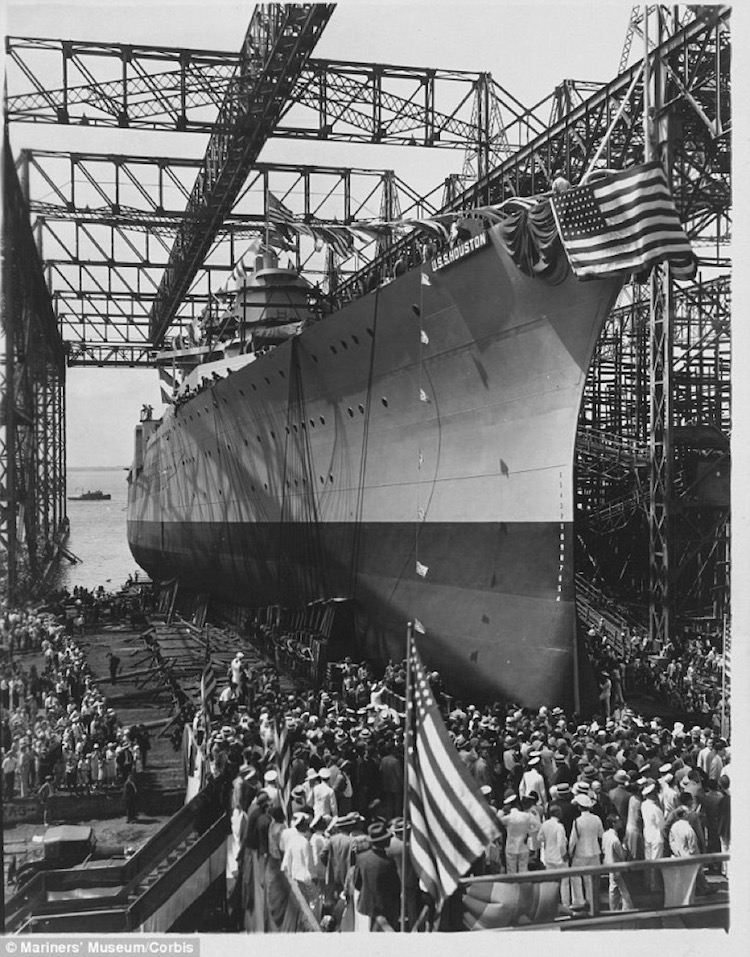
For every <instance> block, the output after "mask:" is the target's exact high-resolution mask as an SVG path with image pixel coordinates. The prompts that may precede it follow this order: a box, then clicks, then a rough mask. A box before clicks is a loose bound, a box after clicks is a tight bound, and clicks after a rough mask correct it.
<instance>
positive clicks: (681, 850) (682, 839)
mask: <svg viewBox="0 0 750 957" xmlns="http://www.w3.org/2000/svg"><path fill="white" fill-rule="evenodd" d="M669 847H670V849H671V851H672V854H673V855H674V856H675V857H693V855H695V854H697V853H698V839H697V838H696V836H695V831H694V830H693V828H692V825H691V824H690V822H689V821H686V820H685V818H684V817H683V818H678V819H677V820H676V821H675V822H674V824H673V825H672V827H671V828H670V830H669Z"/></svg>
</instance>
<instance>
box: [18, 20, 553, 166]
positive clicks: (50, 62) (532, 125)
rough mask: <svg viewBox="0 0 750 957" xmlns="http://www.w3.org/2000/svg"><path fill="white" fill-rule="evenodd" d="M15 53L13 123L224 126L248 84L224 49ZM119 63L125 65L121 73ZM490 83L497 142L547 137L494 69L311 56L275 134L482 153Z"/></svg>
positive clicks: (24, 47) (38, 44)
mask: <svg viewBox="0 0 750 957" xmlns="http://www.w3.org/2000/svg"><path fill="white" fill-rule="evenodd" d="M6 50H7V54H8V58H9V65H10V67H11V84H12V85H13V86H16V85H18V84H17V83H16V77H17V78H18V81H19V83H20V81H22V80H25V83H26V85H27V86H28V87H30V89H29V90H27V91H26V92H23V93H18V94H15V95H13V96H10V97H8V100H7V117H8V120H9V121H11V122H30V123H61V124H65V125H81V126H110V127H111V126H116V127H119V128H126V129H146V130H165V131H166V130H169V131H180V132H195V133H213V132H214V131H216V130H217V128H219V127H220V125H221V123H222V118H221V117H219V118H217V117H216V115H215V111H216V110H217V109H218V108H219V107H220V105H221V103H222V102H223V101H224V98H225V97H226V96H227V95H228V94H229V93H230V91H232V89H233V85H236V84H237V83H238V81H237V77H236V72H237V70H238V69H239V66H240V62H241V54H233V53H224V52H219V51H206V50H192V49H183V48H174V47H158V46H143V45H124V44H107V43H90V42H80V41H75V40H72V41H71V40H43V39H39V38H35V37H9V38H7V40H6ZM113 60H114V61H117V62H119V63H121V76H120V77H118V78H117V79H112V76H111V73H112V71H111V63H112V61H113ZM102 72H105V73H106V79H105V78H104V77H103V76H102ZM53 74H57V79H51V76H52V75H53ZM42 76H43V77H44V80H42V79H41V77H42ZM97 77H100V78H97ZM246 81H248V78H246ZM242 82H243V81H242V78H240V80H239V83H240V84H241V83H242ZM235 88H236V93H235V95H241V94H242V93H243V92H245V91H244V90H243V88H242V86H236V87H235ZM487 90H489V92H490V95H491V98H492V101H493V105H494V108H496V109H499V110H501V111H502V114H503V117H504V118H506V117H507V120H505V122H506V123H507V125H505V126H504V127H503V129H502V131H501V130H498V133H497V137H498V139H497V144H496V145H498V146H502V147H503V148H505V149H506V151H507V147H508V146H509V145H510V143H511V142H512V143H514V144H515V146H516V147H518V145H520V144H521V143H522V142H526V141H527V140H528V137H529V136H530V135H533V134H534V133H538V132H541V130H542V128H543V123H542V121H541V120H540V119H539V118H538V117H537V116H535V115H534V114H533V113H531V112H530V111H528V110H527V109H526V108H525V107H524V106H523V104H522V103H520V102H519V101H518V100H517V99H516V98H515V97H514V96H512V94H510V93H509V92H508V91H507V90H505V89H503V87H501V86H500V85H499V84H498V83H496V82H495V81H494V80H492V78H491V77H489V75H488V74H482V73H475V72H470V71H463V70H443V69H432V68H424V67H410V66H397V65H387V64H373V63H355V62H351V61H346V60H330V59H325V60H323V59H315V58H312V57H311V58H309V59H308V61H307V63H306V64H305V65H304V66H303V68H302V70H301V72H300V74H299V78H298V80H297V82H296V83H295V86H294V89H293V92H292V95H291V97H290V99H289V103H288V105H287V106H286V107H285V109H284V111H283V113H282V116H281V121H280V122H279V123H278V124H277V126H276V129H275V130H274V134H273V135H274V136H275V137H281V138H291V139H300V138H303V139H320V140H329V141H343V142H360V143H390V144H400V145H415V144H418V145H420V146H429V147H434V148H448V149H466V147H467V145H469V144H477V148H478V149H481V144H482V140H483V137H484V136H485V134H486V130H487V127H486V126H485V125H484V124H483V122H482V118H481V117H480V118H477V117H474V118H472V115H471V114H472V110H473V109H474V107H475V105H476V103H477V100H478V99H481V98H482V97H483V95H484V94H485V93H486V92H487ZM437 104H441V108H438V106H437ZM284 120H286V122H284Z"/></svg>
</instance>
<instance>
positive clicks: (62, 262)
mask: <svg viewBox="0 0 750 957" xmlns="http://www.w3.org/2000/svg"><path fill="white" fill-rule="evenodd" d="M202 162H203V161H202V160H198V159H184V158H176V157H166V156H161V157H151V156H143V155H125V154H103V153H91V152H80V153H72V154H71V153H65V152H59V151H52V150H24V151H22V152H21V153H20V154H19V157H18V160H17V164H16V165H17V168H18V171H19V174H20V177H21V180H22V182H23V185H24V188H25V190H26V192H27V194H28V195H30V196H31V197H34V196H38V195H44V196H45V197H46V199H45V201H44V202H41V201H39V200H35V199H33V198H32V199H31V202H30V204H29V205H30V209H31V211H32V213H33V214H35V215H36V224H35V228H36V232H37V236H38V242H39V246H40V248H42V249H43V250H44V261H45V267H46V275H47V280H48V284H49V287H50V289H52V290H53V292H52V295H53V301H54V302H55V305H56V308H57V312H58V315H59V318H60V325H61V329H62V332H63V336H64V338H65V339H66V340H70V341H72V342H74V343H79V342H80V341H81V339H82V338H86V340H87V341H91V343H92V345H96V343H98V342H102V341H106V342H109V343H110V344H112V345H115V344H117V343H120V342H122V343H125V342H127V341H130V340H132V341H133V342H134V343H136V344H137V343H139V342H141V341H146V340H148V341H150V331H149V329H148V312H149V308H150V305H151V303H152V302H153V300H154V298H155V296H156V292H157V289H158V285H159V279H160V277H161V275H162V274H163V271H164V269H165V268H166V266H167V264H168V262H169V255H170V250H171V237H174V234H175V232H176V230H177V228H178V226H179V224H180V222H181V221H182V220H183V219H184V218H185V210H184V208H181V209H179V210H177V209H176V208H173V207H176V206H177V205H178V203H179V202H181V201H182V202H184V197H185V196H186V195H188V194H189V188H188V185H187V182H188V178H190V177H194V175H195V171H196V169H200V168H201V166H202ZM269 189H272V190H273V191H274V192H275V194H276V195H278V196H279V197H281V198H282V199H283V201H284V202H285V204H287V205H289V207H290V208H292V209H293V210H294V211H295V213H296V214H297V215H299V216H300V217H303V216H304V217H309V218H311V219H315V220H317V221H320V222H324V223H325V222H356V221H357V219H359V218H365V219H371V218H373V217H377V216H378V215H381V214H382V197H381V194H382V193H383V192H385V191H387V192H388V194H389V195H393V196H394V197H395V199H394V202H395V203H396V205H397V206H398V208H399V209H400V210H402V211H404V212H405V214H407V215H420V214H425V213H432V212H434V211H435V208H436V206H437V202H435V203H431V202H430V199H429V197H427V198H425V197H421V196H419V194H418V193H417V191H416V190H414V189H413V188H412V187H410V186H409V185H408V184H407V183H405V182H404V181H403V180H402V179H400V178H399V177H397V176H395V175H394V173H393V171H391V170H384V169H367V168H359V167H354V168H347V167H341V166H324V165H303V166H296V165H294V164H290V163H259V164H256V165H255V166H254V167H253V169H252V171H251V172H250V174H249V175H248V178H247V182H246V184H245V187H244V189H243V191H242V193H241V195H240V197H239V198H238V200H237V202H236V203H235V207H234V209H233V211H232V213H231V214H230V216H229V217H227V219H225V221H224V223H223V224H222V228H221V229H220V230H219V231H218V233H217V237H216V242H215V243H214V245H213V247H212V249H211V250H210V251H209V254H208V255H207V258H206V260H205V261H204V262H203V264H202V266H201V268H200V270H199V271H198V273H197V274H196V277H195V281H194V282H193V284H192V286H191V288H190V290H189V291H188V293H186V294H185V296H184V297H183V305H181V307H180V311H179V314H178V316H177V317H176V320H175V323H174V325H175V331H180V329H182V327H183V326H184V325H185V324H186V323H188V324H189V323H190V322H192V320H193V319H194V318H195V317H196V315H198V314H200V312H201V311H202V309H203V308H204V307H205V306H206V305H207V304H208V303H209V302H210V301H211V291H212V290H216V289H218V288H219V287H220V286H221V285H223V283H224V281H225V280H226V277H227V276H228V275H229V273H230V272H231V270H232V267H233V266H234V264H235V263H236V261H237V260H238V258H239V257H240V255H241V254H242V252H243V251H244V247H245V245H246V244H247V241H249V240H250V238H252V237H257V236H259V235H261V234H262V231H263V227H264V225H265V216H264V215H262V213H259V212H249V211H246V212H238V210H243V209H246V210H253V209H258V208H260V209H262V206H263V201H264V197H265V195H266V193H267V191H268V190H269ZM175 197H176V198H175ZM135 203H138V204H139V205H138V207H137V208H136V207H135V206H134V204H135ZM81 354H82V355H84V356H86V355H87V354H86V353H85V352H84V353H81V352H80V350H76V351H75V352H74V353H71V357H70V362H71V364H77V362H78V359H77V356H78V355H81ZM107 355H110V353H106V354H104V357H105V359H106V356H107ZM116 358H117V361H118V362H119V361H120V359H119V356H118V357H116ZM127 364H130V363H129V362H128V363H127Z"/></svg>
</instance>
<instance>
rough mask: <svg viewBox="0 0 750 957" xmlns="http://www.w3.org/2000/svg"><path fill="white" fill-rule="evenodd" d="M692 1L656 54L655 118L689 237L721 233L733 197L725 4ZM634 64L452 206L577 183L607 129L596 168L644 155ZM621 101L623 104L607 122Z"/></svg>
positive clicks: (616, 165)
mask: <svg viewBox="0 0 750 957" xmlns="http://www.w3.org/2000/svg"><path fill="white" fill-rule="evenodd" d="M695 9H696V10H698V9H699V10H700V12H699V14H698V15H696V17H695V19H693V20H692V21H691V22H690V23H688V24H687V25H686V26H684V27H682V28H681V29H679V30H678V31H677V32H676V33H675V34H674V35H673V36H671V37H669V38H668V39H667V40H665V42H664V43H662V44H661V45H660V46H659V47H658V49H657V50H656V51H655V52H654V54H653V57H654V59H655V60H657V61H660V62H662V63H663V64H664V70H665V74H666V77H665V83H666V90H665V106H664V111H665V112H664V115H663V116H662V117H660V119H664V120H667V121H668V123H669V126H670V137H671V140H672V144H673V155H674V172H675V181H674V183H673V192H674V196H675V200H676V202H677V205H678V207H679V209H680V212H681V215H682V218H683V220H684V221H685V222H688V223H689V224H690V226H691V230H692V232H693V234H694V235H697V234H698V233H700V232H703V233H705V231H706V230H707V229H708V228H709V227H710V226H711V227H713V229H714V232H715V234H716V236H717V238H718V239H725V238H726V236H727V233H728V228H729V224H728V220H727V217H728V210H729V207H730V203H731V191H730V183H729V176H730V166H731V163H730V129H731V119H730V91H729V85H730V71H729V66H730V47H729V30H728V21H729V8H728V7H701V8H695ZM640 69H641V67H640V64H638V63H636V64H634V65H633V66H632V67H630V68H629V69H628V70H627V71H625V72H624V73H622V74H620V76H618V77H616V78H615V79H614V80H612V81H611V82H609V83H605V84H603V85H602V86H601V88H600V89H598V90H597V91H596V92H595V93H594V94H593V95H592V96H590V97H589V98H588V99H586V100H585V101H584V102H583V103H581V104H580V105H579V106H577V107H575V108H574V109H572V110H571V111H570V112H568V113H566V114H565V115H564V116H562V117H561V118H560V119H558V120H557V121H556V122H554V123H552V124H551V126H550V127H549V128H548V129H546V130H545V131H544V132H543V133H542V134H541V135H540V136H538V137H536V138H535V139H533V140H532V141H531V142H530V143H529V144H528V145H527V146H524V147H522V148H521V149H520V150H518V151H517V152H516V153H514V155H513V156H512V157H510V158H509V159H507V160H505V161H504V162H503V163H501V164H500V165H499V166H498V167H497V168H496V169H494V170H493V171H492V172H491V173H490V174H489V175H488V176H486V177H485V178H484V179H483V180H481V181H479V182H478V183H477V184H476V185H474V186H473V187H471V188H470V189H467V190H464V191H463V192H462V193H460V194H458V195H457V196H456V197H455V198H454V199H453V200H452V202H451V203H450V204H449V209H462V208H467V207H471V206H474V205H481V204H484V203H499V202H502V201H503V200H504V199H508V198H509V197H511V196H516V195H518V196H532V195H535V194H540V193H544V192H546V191H547V190H549V189H550V188H551V185H552V181H553V180H554V178H555V177H557V176H564V177H565V178H566V179H568V180H569V181H570V182H572V183H576V182H578V181H579V180H580V178H581V176H582V175H583V174H584V173H585V172H586V171H587V170H588V168H589V165H590V164H591V162H592V160H593V159H594V157H595V155H596V153H597V150H598V149H599V147H600V146H601V145H602V143H603V142H605V138H606V134H607V133H608V131H609V133H610V135H609V138H608V139H606V147H605V148H604V150H603V152H602V154H601V158H600V162H601V165H602V166H605V167H607V168H611V169H620V168H623V167H625V166H628V165H632V164H636V163H639V162H642V161H643V157H644V143H643V123H642V112H643V84H642V82H641V81H639V80H637V79H636V75H637V73H638V72H639V71H640ZM634 80H635V85H634V86H633V83H634ZM631 87H632V92H630V97H629V101H628V93H629V91H631ZM623 103H625V104H626V105H625V108H624V111H623V113H622V115H621V117H620V119H619V120H618V121H617V122H616V123H614V120H615V117H616V115H617V112H618V110H619V109H620V107H621V106H622V105H623Z"/></svg>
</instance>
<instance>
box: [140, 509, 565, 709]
mask: <svg viewBox="0 0 750 957" xmlns="http://www.w3.org/2000/svg"><path fill="white" fill-rule="evenodd" d="M417 531H418V533H419V540H418V542H417ZM571 532H572V529H571V527H570V526H569V525H565V526H562V527H561V526H560V525H559V524H558V523H549V524H542V523H537V524H534V523H509V524H508V523H483V524H479V523H452V524H432V523H425V524H423V525H421V526H419V528H417V526H415V525H413V524H409V525H398V524H390V523H370V524H365V525H362V526H360V527H358V528H355V526H353V525H352V524H350V523H341V524H326V525H322V526H318V527H317V529H315V530H314V531H313V527H312V526H310V525H308V524H298V523H285V524H283V525H276V524H266V523H252V524H250V523H248V524H241V525H237V524H227V525H224V526H221V527H220V526H216V525H210V524H199V523H191V524H189V525H177V524H170V523H164V524H161V523H153V524H151V525H140V526H139V527H138V528H134V527H131V528H129V536H130V539H131V541H137V542H138V543H139V544H138V546H137V547H134V548H133V553H134V555H135V557H136V560H137V561H138V563H139V564H140V565H141V566H142V567H143V568H144V569H146V571H148V572H149V574H151V575H152V576H153V577H155V578H159V577H161V578H162V579H163V580H165V579H171V578H177V579H178V580H179V581H180V582H181V584H182V585H184V586H185V587H187V588H189V589H193V590H194V591H196V592H201V593H210V594H212V595H215V596H216V597H217V598H218V599H220V600H224V601H228V602H233V603H235V604H237V603H238V604H245V605H247V606H248V607H253V606H259V605H266V604H269V605H270V604H280V605H285V606H291V607H299V606H300V605H301V604H304V603H306V602H309V601H314V600H316V599H319V598H330V597H336V598H353V599H356V602H357V608H358V613H359V615H360V618H361V627H362V634H361V636H360V642H359V649H358V650H359V651H360V653H362V654H364V655H366V656H370V657H372V658H374V659H377V660H384V659H387V658H388V657H393V658H400V657H402V656H403V651H404V636H405V623H406V621H407V619H408V618H409V617H415V618H417V619H418V620H419V621H420V622H421V623H422V624H423V625H424V627H425V630H426V632H427V634H428V635H429V637H425V638H424V639H422V640H421V644H422V647H423V653H424V657H425V659H426V661H427V663H428V665H429V666H430V667H433V668H436V669H437V670H439V671H441V672H442V673H444V674H446V675H450V676H451V679H450V685H451V687H452V689H453V690H455V691H456V692H458V693H460V694H465V695H471V697H472V700H474V699H476V698H483V697H488V698H493V697H497V695H498V694H502V695H503V696H504V697H507V698H508V699H510V700H518V701H524V702H526V703H528V704H531V705H536V704H542V703H548V702H549V701H553V702H554V703H564V704H566V705H569V704H570V703H571V695H572V684H573V667H574V656H573V651H572V647H571V644H570V631H569V629H570V627H571V620H572V619H573V618H574V605H573V583H572V574H571V571H570V569H569V567H568V566H561V565H560V563H559V561H557V560H552V559H551V557H550V556H553V555H559V554H560V551H561V548H560V546H561V543H562V544H563V545H564V546H567V547H570V545H569V543H571ZM563 550H564V549H563ZM418 552H419V554H429V555H430V556H431V562H432V564H431V565H430V566H429V568H428V571H427V574H426V576H425V577H421V576H420V575H418V574H417V572H416V561H417V553H418ZM280 556H294V561H293V562H292V561H289V560H285V559H284V558H283V557H280ZM561 575H562V579H561ZM456 620H459V621H461V622H462V626H463V627H462V634H461V635H460V636H456V634H455V632H454V627H455V622H456ZM446 622H448V623H449V626H448V630H446V629H445V623H446ZM457 638H458V640H457ZM509 648H513V649H514V658H516V657H518V656H519V655H520V656H521V657H522V658H523V661H524V664H523V667H522V668H521V669H518V668H517V666H516V664H515V663H514V664H513V666H511V661H510V658H509V656H508V649H509ZM552 663H554V667H551V665H552ZM519 671H520V673H519Z"/></svg>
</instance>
